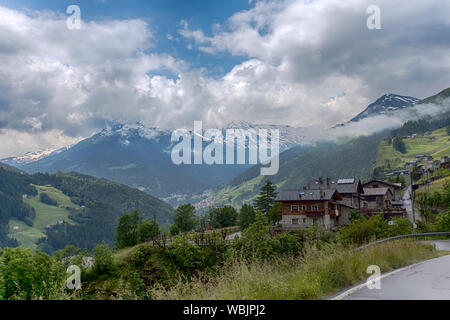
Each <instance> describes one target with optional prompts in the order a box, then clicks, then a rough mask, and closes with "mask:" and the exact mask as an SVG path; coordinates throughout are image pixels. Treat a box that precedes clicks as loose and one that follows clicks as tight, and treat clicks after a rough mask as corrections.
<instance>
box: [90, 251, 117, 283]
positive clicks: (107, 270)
mask: <svg viewBox="0 0 450 320" xmlns="http://www.w3.org/2000/svg"><path fill="white" fill-rule="evenodd" d="M114 271H115V265H114V259H113V255H112V252H111V249H110V248H109V246H108V245H107V244H106V243H102V244H99V245H96V246H95V249H94V266H93V268H92V272H93V274H94V275H95V276H97V277H98V276H107V275H111V274H112V273H113V272H114Z"/></svg>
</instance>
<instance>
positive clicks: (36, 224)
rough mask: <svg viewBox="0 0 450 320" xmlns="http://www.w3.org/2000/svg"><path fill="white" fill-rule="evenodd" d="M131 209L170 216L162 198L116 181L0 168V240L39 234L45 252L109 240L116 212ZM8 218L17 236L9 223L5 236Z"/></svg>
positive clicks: (11, 241) (8, 242)
mask: <svg viewBox="0 0 450 320" xmlns="http://www.w3.org/2000/svg"><path fill="white" fill-rule="evenodd" d="M37 189H39V195H38V190H37ZM45 199H47V200H45ZM134 210H138V211H139V213H140V214H141V215H142V216H143V217H146V218H148V219H153V218H155V219H156V220H157V221H158V222H159V223H160V224H168V223H170V222H171V221H172V211H173V209H172V207H170V206H169V205H168V204H167V203H165V202H163V201H161V200H159V199H157V198H155V197H152V196H150V195H148V194H146V193H145V192H142V191H139V190H137V189H133V188H130V187H127V186H125V185H122V184H119V183H115V182H111V181H108V180H106V179H97V178H94V177H90V176H87V175H82V174H77V173H67V174H66V173H56V174H40V173H39V174H35V175H27V174H24V173H17V172H13V171H7V170H5V169H2V168H0V241H1V245H2V246H6V245H9V246H15V245H18V244H23V243H20V242H19V243H17V241H16V240H19V239H20V240H21V241H22V242H24V241H25V240H29V239H33V236H34V237H36V236H39V235H43V236H42V237H41V238H40V239H36V240H37V241H35V242H36V243H35V244H36V245H38V248H39V249H42V250H44V251H46V252H52V251H54V250H56V249H60V248H63V247H64V246H66V245H68V244H72V245H75V246H77V247H80V248H87V249H92V248H93V247H94V246H95V244H97V243H100V242H102V241H105V242H106V243H108V244H110V245H112V244H114V242H115V228H116V226H117V223H118V219H119V217H120V216H121V215H122V214H124V213H126V212H131V211H134ZM53 216H54V219H53V221H52V217H53ZM10 220H11V221H14V226H15V228H17V229H19V228H20V229H21V230H20V231H21V233H19V232H17V234H20V236H18V237H17V238H18V239H14V237H15V236H14V235H15V234H16V233H13V234H12V235H11V233H12V230H11V229H10V230H9V235H10V237H9V238H8V222H9V221H10ZM42 221H46V223H47V225H42V223H43V222H42ZM22 222H23V224H22ZM27 233H33V234H27ZM24 239H25V240H24ZM25 244H29V241H27V242H26V243H25Z"/></svg>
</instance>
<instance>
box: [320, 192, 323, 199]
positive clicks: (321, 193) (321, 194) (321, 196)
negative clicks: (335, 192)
mask: <svg viewBox="0 0 450 320" xmlns="http://www.w3.org/2000/svg"><path fill="white" fill-rule="evenodd" d="M320 199H323V191H322V190H320Z"/></svg>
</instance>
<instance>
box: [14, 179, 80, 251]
mask: <svg viewBox="0 0 450 320" xmlns="http://www.w3.org/2000/svg"><path fill="white" fill-rule="evenodd" d="M33 186H34V187H35V188H36V189H37V191H38V195H37V196H35V197H32V198H27V199H24V202H25V203H26V204H28V205H30V206H31V207H33V208H34V210H35V212H36V217H35V219H34V220H33V226H32V227H30V226H28V225H26V224H25V223H23V222H21V221H18V220H15V219H10V222H9V235H10V237H11V238H15V239H16V240H17V241H19V243H20V244H21V245H23V246H24V247H26V248H30V249H36V241H37V240H38V239H39V238H41V237H43V236H45V228H46V227H47V226H48V225H53V224H55V223H57V222H58V221H65V222H67V223H71V224H73V223H75V222H73V221H72V220H70V219H69V211H68V210H67V209H66V208H74V209H80V207H79V206H78V205H76V204H74V203H72V201H71V200H70V198H69V197H68V196H66V195H65V194H63V193H62V192H61V191H60V190H58V189H56V188H54V187H51V186H39V185H33ZM42 192H45V193H47V194H48V195H49V196H50V198H52V199H53V200H55V201H56V202H57V206H50V205H47V204H44V203H42V202H40V201H39V194H41V193H42Z"/></svg>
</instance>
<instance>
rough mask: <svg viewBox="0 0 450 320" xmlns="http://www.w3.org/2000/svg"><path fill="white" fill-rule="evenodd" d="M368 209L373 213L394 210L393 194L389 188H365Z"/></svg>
mask: <svg viewBox="0 0 450 320" xmlns="http://www.w3.org/2000/svg"><path fill="white" fill-rule="evenodd" d="M364 198H365V200H366V203H367V205H366V207H365V208H366V209H368V210H371V211H382V210H385V209H389V208H392V203H391V202H392V199H393V193H392V191H391V190H390V189H389V188H388V187H382V188H364Z"/></svg>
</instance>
